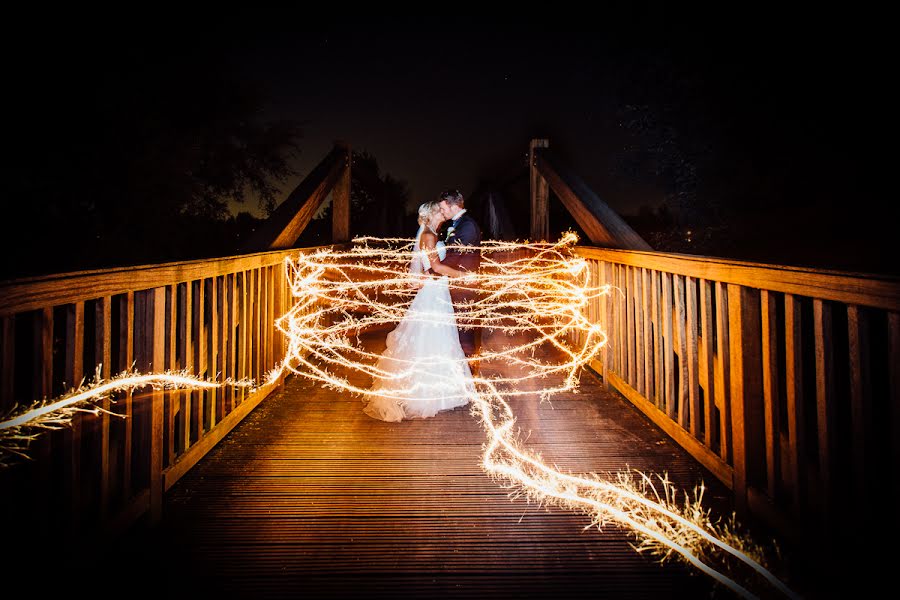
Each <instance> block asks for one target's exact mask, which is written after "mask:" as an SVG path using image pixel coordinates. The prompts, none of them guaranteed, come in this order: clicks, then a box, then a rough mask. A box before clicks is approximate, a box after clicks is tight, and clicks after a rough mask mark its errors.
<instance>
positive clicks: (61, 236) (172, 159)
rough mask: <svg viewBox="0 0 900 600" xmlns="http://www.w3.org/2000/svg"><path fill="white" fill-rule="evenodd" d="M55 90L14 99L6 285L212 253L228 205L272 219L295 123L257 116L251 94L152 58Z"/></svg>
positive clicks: (226, 243) (220, 241)
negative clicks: (254, 207) (256, 208)
mask: <svg viewBox="0 0 900 600" xmlns="http://www.w3.org/2000/svg"><path fill="white" fill-rule="evenodd" d="M110 71H115V72H110ZM57 83H58V82H57ZM61 87H62V100H60V98H59V97H60V94H59V93H57V94H56V95H55V96H52V95H50V94H49V92H48V90H45V89H41V88H40V87H38V88H37V89H31V90H30V92H29V93H28V94H23V96H22V97H21V98H20V101H21V105H20V106H19V107H18V109H19V111H21V112H20V113H19V114H25V115H27V116H28V118H27V119H25V120H23V121H22V122H21V123H18V124H17V126H16V127H14V128H13V129H14V131H13V133H12V136H13V143H14V147H15V148H16V150H17V159H16V164H15V168H14V169H11V172H10V174H9V176H8V177H7V178H6V179H5V181H4V185H6V186H9V188H8V192H7V194H6V197H8V198H14V199H15V201H14V202H11V203H10V209H11V212H12V215H10V216H11V217H12V220H13V222H15V223H17V231H16V235H13V236H7V237H5V239H4V244H5V245H6V247H5V248H4V254H7V255H8V254H9V252H12V251H18V253H20V255H22V256H23V257H24V258H25V259H26V260H23V261H19V262H17V263H15V264H10V263H7V265H6V268H5V269H4V271H3V273H2V275H3V276H4V278H8V277H9V276H17V275H22V274H29V273H37V272H59V271H63V270H72V269H82V268H88V267H102V266H113V265H121V264H130V263H135V262H158V261H161V260H174V259H186V258H193V257H200V256H211V255H215V254H217V253H219V252H223V251H226V250H227V249H228V248H230V247H231V246H233V244H231V243H230V240H228V239H224V238H223V235H224V234H225V233H226V229H227V228H225V223H226V221H227V220H228V219H229V210H228V205H229V202H230V201H237V202H244V201H246V200H248V199H249V200H253V201H256V202H258V203H259V205H260V207H262V208H263V209H266V210H271V209H272V208H273V207H274V204H275V197H276V194H277V193H278V190H279V184H281V183H283V182H284V181H285V179H286V178H287V177H288V176H290V175H291V174H292V173H293V168H292V160H293V156H294V154H295V153H296V152H297V151H298V145H297V143H298V140H299V138H300V131H299V128H298V127H297V125H296V124H294V123H293V122H289V121H274V122H266V121H265V120H263V119H262V118H261V112H260V111H261V106H262V99H261V97H260V95H259V93H258V91H257V90H255V89H251V88H249V87H246V86H242V85H239V84H238V83H236V82H235V81H233V80H231V79H229V78H228V77H225V76H224V75H222V74H221V72H220V70H219V69H217V67H216V65H215V64H208V63H199V64H198V63H194V62H190V61H185V60H181V61H175V60H171V61H169V60H159V61H157V62H150V63H148V64H146V65H143V66H142V68H140V69H134V70H128V71H121V72H120V71H116V70H115V69H112V68H110V70H109V71H106V70H100V71H96V72H92V73H91V74H90V75H87V76H84V77H83V78H80V79H77V78H73V79H72V80H70V81H67V82H65V83H64V85H63V86H61ZM51 98H53V99H54V100H53V101H51ZM207 222H209V223H213V225H207ZM215 223H219V224H220V225H219V226H216V225H214V224H215ZM232 229H233V227H232Z"/></svg>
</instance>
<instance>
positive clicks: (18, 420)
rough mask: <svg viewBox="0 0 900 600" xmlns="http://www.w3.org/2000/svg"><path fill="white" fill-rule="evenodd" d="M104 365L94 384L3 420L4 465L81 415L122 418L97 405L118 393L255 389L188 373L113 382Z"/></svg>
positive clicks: (0, 462) (0, 449)
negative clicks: (47, 432)
mask: <svg viewBox="0 0 900 600" xmlns="http://www.w3.org/2000/svg"><path fill="white" fill-rule="evenodd" d="M100 369H101V366H100V365H98V366H97V375H96V376H95V378H94V381H93V382H91V383H90V384H87V385H81V386H80V387H78V388H77V389H74V390H72V391H70V392H69V393H67V394H64V395H63V396H61V397H59V398H57V399H54V400H51V401H48V402H37V403H35V404H33V405H32V406H30V407H27V408H24V409H19V410H15V409H13V412H12V413H11V414H10V415H9V417H8V418H7V419H6V420H4V421H0V466H8V460H7V459H8V457H7V454H13V455H16V456H20V457H22V458H28V455H27V452H26V451H27V449H28V445H29V443H30V442H32V441H34V440H35V439H36V438H37V437H38V434H39V433H40V431H41V430H45V429H60V428H62V427H65V426H67V425H69V424H71V421H72V417H73V416H74V415H75V414H76V413H78V412H88V413H92V414H98V413H100V412H105V413H107V414H110V415H112V416H116V417H122V418H124V415H120V414H118V413H115V412H112V411H108V410H104V409H103V408H101V407H99V406H96V405H95V404H94V403H96V402H98V401H100V400H102V399H104V398H108V397H110V396H111V395H112V394H114V393H116V392H123V391H133V390H136V389H139V388H145V387H151V388H153V389H155V390H176V389H191V390H196V389H212V388H218V387H222V386H223V385H227V386H234V387H244V388H254V387H255V384H254V382H253V381H251V380H233V379H230V378H229V379H226V380H225V381H224V382H221V383H219V382H215V381H208V380H205V379H200V378H199V377H195V376H193V375H191V374H190V373H187V372H184V371H182V372H171V371H166V372H165V373H151V374H140V373H135V372H128V371H126V372H124V373H121V374H119V375H117V376H115V377H113V378H111V379H109V380H103V379H102V378H101V377H100Z"/></svg>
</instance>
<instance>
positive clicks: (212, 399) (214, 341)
mask: <svg viewBox="0 0 900 600" xmlns="http://www.w3.org/2000/svg"><path fill="white" fill-rule="evenodd" d="M207 281H208V282H209V302H210V310H209V336H210V340H209V378H210V379H211V380H212V381H216V382H218V381H219V376H220V373H219V371H220V366H221V365H220V364H219V323H220V321H221V319H220V318H219V278H218V277H212V278H210V279H208V280H207ZM221 401H222V390H221V388H213V389H211V390H209V428H210V429H212V428H213V427H215V426H216V423H218V422H219V420H220V419H221V418H222V412H221V409H222V407H223V405H222V404H221Z"/></svg>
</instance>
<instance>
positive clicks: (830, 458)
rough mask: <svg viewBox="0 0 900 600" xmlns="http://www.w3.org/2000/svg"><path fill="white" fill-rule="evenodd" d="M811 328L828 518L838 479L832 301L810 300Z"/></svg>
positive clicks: (824, 508) (823, 497) (823, 498)
mask: <svg viewBox="0 0 900 600" xmlns="http://www.w3.org/2000/svg"><path fill="white" fill-rule="evenodd" d="M813 331H814V335H815V347H816V426H817V428H818V432H819V436H818V437H819V479H820V481H821V482H822V494H821V495H820V499H821V501H822V505H821V506H822V511H823V513H824V515H825V517H826V520H828V519H829V517H830V515H831V499H832V498H833V497H834V492H835V489H836V488H835V484H836V481H837V480H838V477H837V474H836V473H835V469H836V466H837V464H836V460H835V459H836V458H837V457H836V455H835V449H836V448H835V446H836V442H837V440H836V439H835V437H836V434H837V432H836V425H837V422H836V417H837V397H836V396H837V394H836V389H835V381H834V352H833V351H832V348H831V344H833V343H834V336H833V335H832V318H831V305H829V304H826V303H825V302H823V301H822V300H819V299H818V298H816V299H814V300H813Z"/></svg>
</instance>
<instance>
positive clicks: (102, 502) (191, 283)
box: [0, 250, 302, 530]
mask: <svg viewBox="0 0 900 600" xmlns="http://www.w3.org/2000/svg"><path fill="white" fill-rule="evenodd" d="M301 251H302V250H293V251H291V250H285V251H273V252H266V253H260V254H252V255H247V256H241V257H233V258H222V259H214V260H198V261H189V262H179V263H171V264H163V265H153V266H146V267H137V268H127V269H109V270H102V271H94V272H86V273H72V274H66V275H55V276H49V277H41V278H34V279H30V280H21V281H17V282H11V283H8V284H4V285H3V286H0V293H2V297H3V303H2V304H0V321H2V361H3V373H4V377H3V393H2V410H3V412H4V413H6V412H7V411H9V410H10V409H11V408H12V405H13V403H14V402H15V401H19V402H20V403H21V402H22V401H23V400H25V401H27V400H30V399H41V398H54V397H58V396H60V395H61V394H63V393H65V392H66V391H68V390H69V389H71V388H72V387H73V386H78V385H79V384H80V383H81V382H82V379H83V378H87V379H89V380H90V379H92V378H93V377H94V375H95V374H99V375H100V376H101V377H102V378H104V379H108V378H109V377H110V376H111V375H116V374H118V373H121V372H123V371H130V370H131V369H132V366H133V367H134V369H135V370H137V371H138V372H141V373H150V372H154V373H159V372H163V371H167V370H172V371H187V372H188V373H191V374H194V375H197V376H199V377H202V378H206V379H209V380H213V381H217V382H222V381H224V380H225V379H226V378H234V379H252V380H254V381H255V382H258V383H259V384H264V383H265V381H266V379H267V374H268V373H269V372H270V371H271V370H272V369H273V368H274V367H275V365H276V364H278V363H279V362H280V361H281V360H282V359H283V358H284V352H285V340H284V339H283V336H282V335H281V334H280V332H278V331H277V330H276V329H275V327H274V322H275V319H276V317H277V316H278V315H281V314H283V313H284V312H285V310H286V309H287V307H289V306H290V302H291V298H290V296H291V293H290V289H289V287H288V284H287V280H286V273H285V266H284V265H285V258H286V257H287V256H289V255H291V254H295V253H298V252H301ZM281 381H282V379H281V378H280V379H278V380H277V381H274V382H270V383H268V384H265V385H261V386H260V387H258V388H257V389H256V390H255V391H253V392H252V393H250V391H249V390H245V389H244V388H240V387H233V386H223V387H220V388H217V389H212V390H208V391H177V390H176V391H144V390H141V389H138V390H135V391H134V392H133V393H120V394H118V395H116V396H114V397H113V398H111V399H107V400H104V401H102V405H101V408H102V409H103V411H112V412H114V413H117V414H119V415H122V416H123V417H124V418H118V417H116V416H111V415H110V414H109V413H108V412H102V413H100V414H99V415H93V414H89V413H81V414H79V415H77V416H76V417H75V419H74V422H73V424H72V426H71V427H67V428H64V429H61V430H59V431H55V432H52V433H46V434H44V435H41V436H40V437H39V438H38V439H37V441H36V442H34V443H32V445H31V448H30V449H29V451H28V454H29V456H30V457H31V458H34V459H37V460H35V461H34V462H33V463H30V464H18V465H15V466H13V467H12V468H11V469H9V470H10V471H15V474H14V475H15V477H17V478H21V481H20V483H21V484H23V485H24V486H25V487H27V488H31V489H28V490H22V489H19V490H17V493H15V494H13V491H12V490H10V489H9V488H7V489H5V490H4V494H5V495H6V496H7V498H5V499H6V500H9V497H10V496H12V495H15V496H17V497H18V500H19V502H20V503H21V504H22V505H23V506H19V509H20V510H27V509H28V508H29V507H30V508H32V509H37V510H39V511H41V513H42V514H43V515H44V517H45V518H46V517H47V515H56V516H58V520H60V521H62V522H65V523H66V525H67V526H74V527H76V528H77V527H91V528H93V526H94V525H97V524H102V525H104V526H106V527H111V528H112V529H116V530H118V529H121V527H122V526H123V525H126V524H128V523H130V522H131V521H133V520H134V519H136V518H137V517H139V516H141V515H142V514H144V513H146V512H148V511H149V513H150V515H151V516H152V517H158V516H159V514H160V511H161V506H162V504H161V503H162V495H163V492H164V491H165V490H167V489H168V488H170V487H171V486H172V484H174V483H175V482H176V481H177V480H178V479H179V477H181V476H182V475H183V474H184V473H185V472H187V470H188V469H190V468H191V467H192V466H193V465H194V464H196V463H197V461H198V460H199V459H200V458H202V457H203V456H204V455H205V454H206V453H207V452H208V451H209V450H210V449H211V448H212V447H213V446H214V445H215V444H216V443H217V442H218V441H219V440H221V439H222V438H223V437H224V436H225V434H227V433H228V432H229V431H230V430H231V429H232V428H233V427H234V426H235V425H236V424H237V423H238V422H240V420H241V419H242V418H243V417H244V416H245V415H247V414H248V413H249V412H250V411H251V410H253V408H254V407H255V406H256V405H257V404H259V402H260V401H261V400H262V399H263V398H265V397H266V396H267V395H268V394H269V393H270V392H271V391H272V390H273V389H274V388H275V387H277V386H278V385H279V384H280V383H281ZM23 492H25V493H23ZM50 502H54V503H56V504H57V505H56V506H47V503H50Z"/></svg>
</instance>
